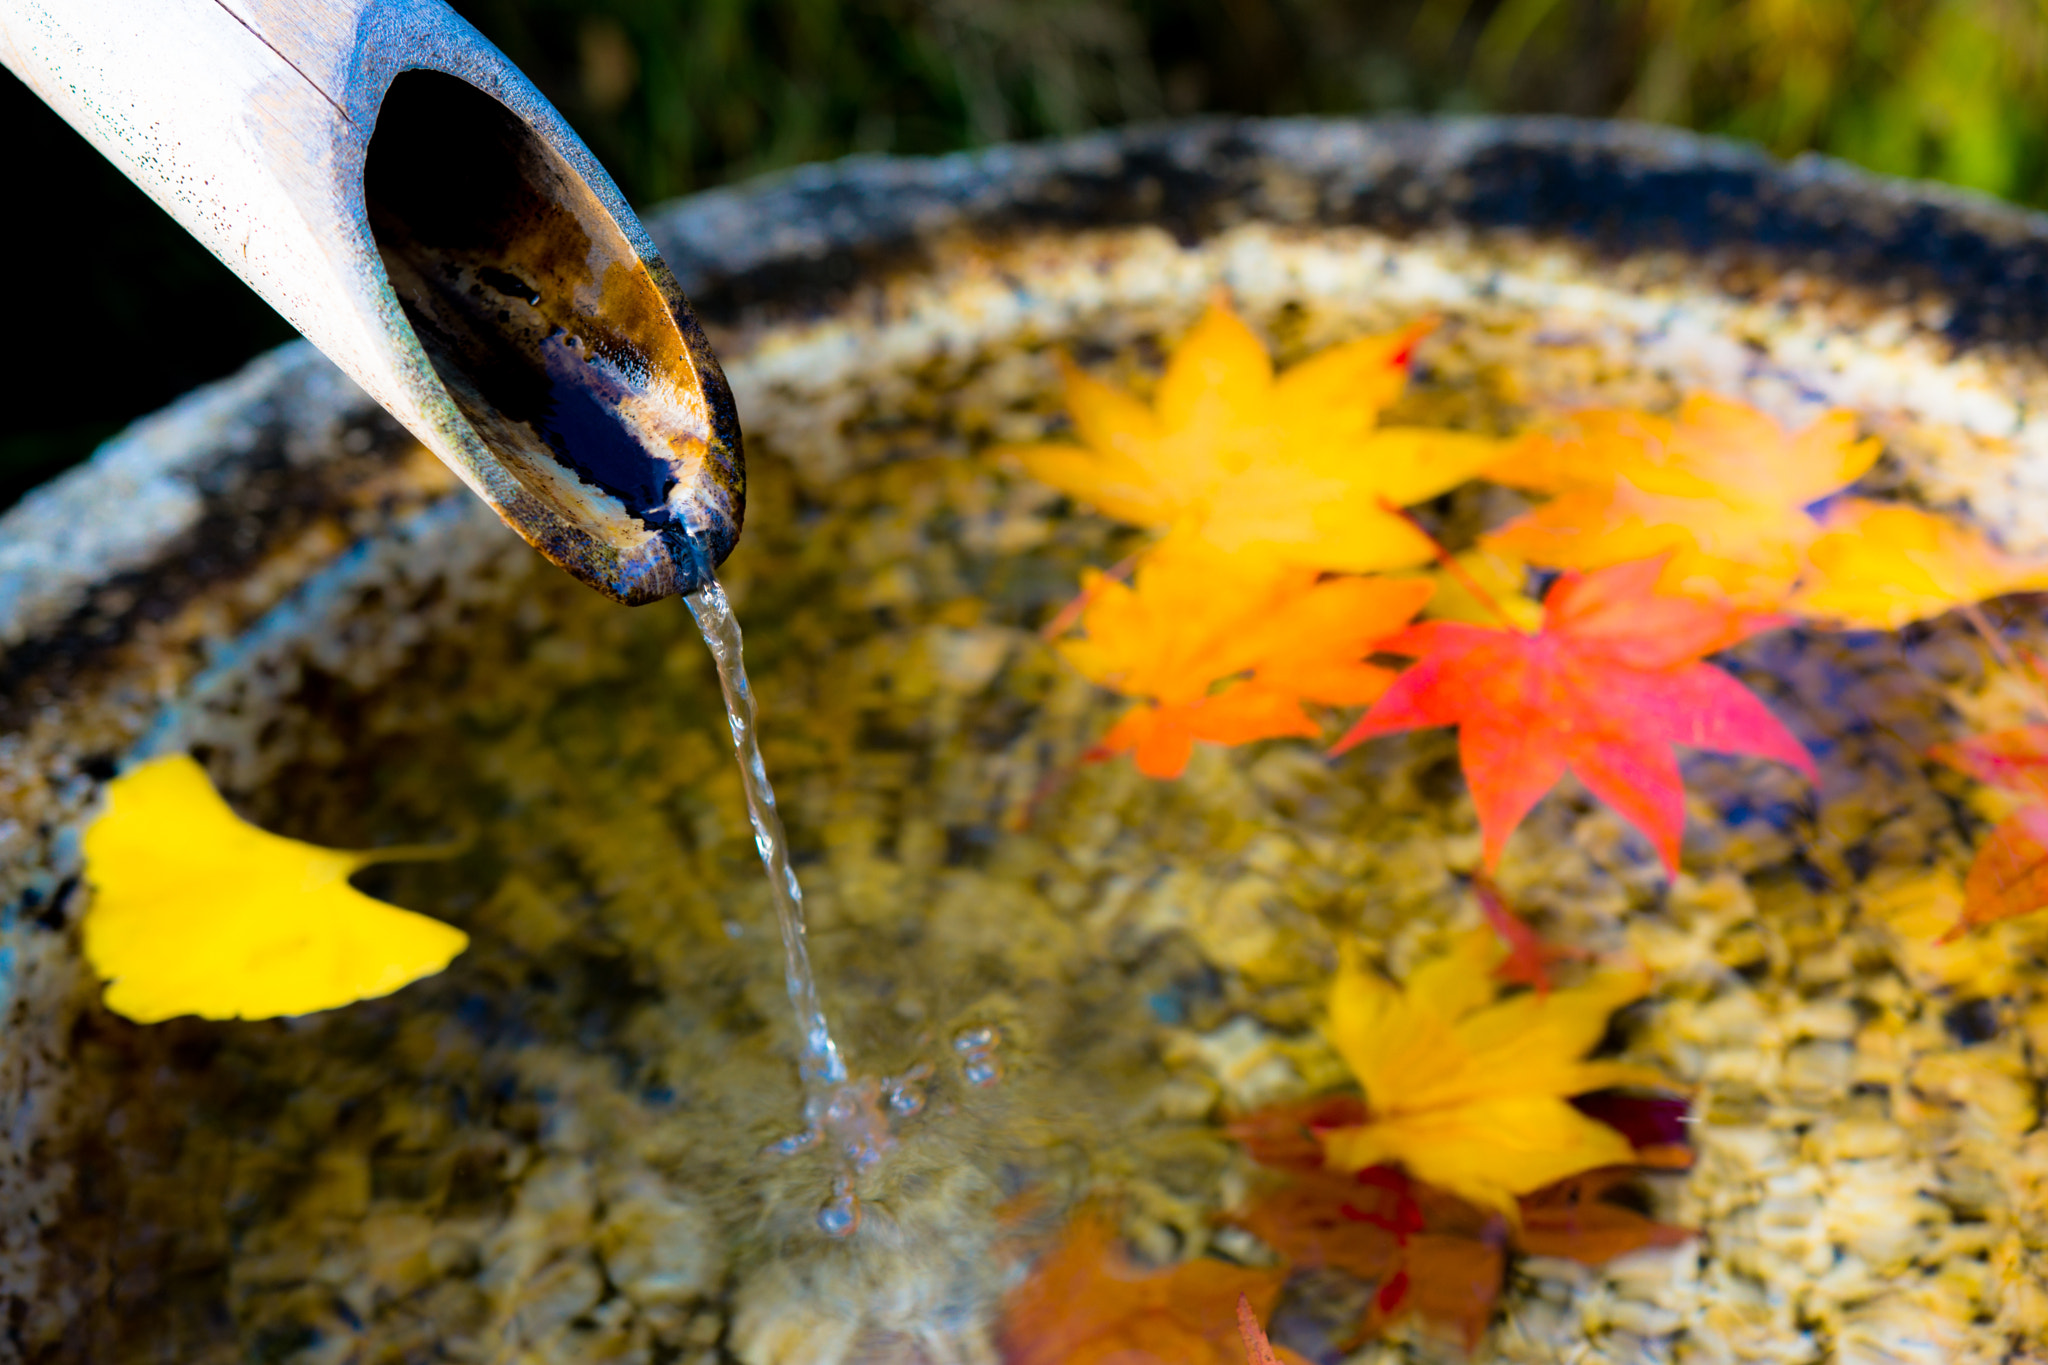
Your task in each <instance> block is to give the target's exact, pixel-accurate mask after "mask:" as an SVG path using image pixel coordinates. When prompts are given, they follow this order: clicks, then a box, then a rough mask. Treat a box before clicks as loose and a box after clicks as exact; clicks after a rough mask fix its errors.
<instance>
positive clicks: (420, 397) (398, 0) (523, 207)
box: [0, 0, 745, 603]
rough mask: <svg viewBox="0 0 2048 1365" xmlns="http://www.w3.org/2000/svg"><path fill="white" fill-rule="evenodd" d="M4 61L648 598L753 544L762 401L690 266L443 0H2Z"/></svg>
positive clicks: (512, 499) (546, 539) (534, 529)
mask: <svg viewBox="0 0 2048 1365" xmlns="http://www.w3.org/2000/svg"><path fill="white" fill-rule="evenodd" d="M0 63H4V64H5V65H6V66H7V68H8V69H9V70H11V71H13V72H14V74H15V75H17V76H19V77H20V78H21V79H22V81H23V82H25V83H26V84H27V85H28V87H29V88H30V89H31V90H33V91H34V92H35V93H36V94H37V95H38V96H39V97H41V98H42V99H43V100H44V101H45V102H46V103H48V104H49V105H50V106H51V107H52V108H53V109H55V110H56V111H57V112H58V113H59V114H60V115H62V116H63V117H64V119H65V120H66V121H68V122H69V123H70V124H71V125H72V126H73V127H74V128H77V129H78V130H79V131H80V132H81V133H83V134H84V135H85V136H86V138H87V139H88V140H90V141H91V142H92V144H93V145H94V146H95V147H97V148H98V149H99V150H100V151H101V152H102V153H104V154H105V155H106V157H107V158H108V159H109V160H110V161H112V162H113V163H114V164H115V165H116V166H118V167H119V168H120V169H121V170H122V172H123V173H125V174H126V175H127V176H128V177H129V178H130V179H131V180H133V181H135V183H136V184H138V185H140V186H141V187H142V188H143V189H144V190H146V191H147V192H148V193H149V195H150V197H151V198H153V199H155V200H156V201H157V203H159V204H161V205H162V206H163V207H164V208H165V209H166V210H167V211H168V212H169V213H170V214H171V216H172V217H173V218H175V219H177V221H178V222H179V224H180V225H181V226H183V227H184V228H185V229H186V230H187V231H188V232H190V233H191V234H192V235H193V236H194V237H196V238H198V239H199V241H200V242H202V243H204V244H205V245H206V246H207V247H208V248H209V249H210V250H211V251H212V252H213V253H214V254H215V255H216V256H219V257H220V258H221V260H223V261H224V262H226V263H227V265H228V267H229V268H230V269H231V270H233V271H234V272H235V273H236V274H238V275H240V276H241V277H242V278H243V279H244V280H245V281H247V282H248V284H249V285H250V287H251V288H253V289H255V290H256V292H257V293H258V294H260V295H262V296H263V298H264V299H265V300H266V301H267V302H269V303H270V305H271V306H272V307H274V308H276V309H277V310H278V312H280V313H282V314H283V315H284V316H285V318H286V319H287V320H288V321H290V322H291V324H292V325H293V326H294V327H296V328H298V329H299V331H300V332H302V333H304V334H305V336H306V337H307V338H308V339H310V340H311V341H312V342H313V344H314V345H316V346H318V347H319V348H320V349H321V350H322V351H324V352H326V353H327V355H328V356H329V357H330V358H332V359H333V360H334V362H335V363H336V364H337V365H339V366H340V367H341V368H342V369H343V370H345V371H346V372H347V373H348V375H349V376H350V377H351V378H352V379H354V380H355V381H356V382H357V383H358V384H360V385H361V386H362V387H363V388H364V390H366V391H367V392H368V393H369V394H370V395H371V397H373V398H375V399H376V400H377V401H378V402H379V403H381V404H382V405H383V406H384V407H385V408H386V409H388V410H389V411H390V412H391V414H392V415H393V416H394V417H396V418H397V419H398V420H399V421H400V422H401V423H403V424H404V425H405V427H406V428H407V429H408V430H410V431H411V432H412V433H413V434H414V435H415V436H417V437H418V438H419V439H420V440H421V441H422V442H424V443H425V444H426V446H427V447H428V448H429V449H430V450H432V451H433V452H434V453H435V454H436V455H438V456H439V457H440V458H441V459H442V460H443V461H445V462H446V463H447V464H448V466H449V467H450V468H451V469H453V470H454V471H455V472H456V473H457V474H458V475H460V476H461V478H462V480H463V482H464V483H466V484H468V485H469V487H470V488H472V489H473V490H475V492H476V493H477V495H478V496H480V497H482V498H483V500H484V501H485V502H487V503H489V504H490V505H491V506H492V507H493V508H494V509H496V511H497V513H498V515H499V516H500V517H502V518H504V520H505V522H506V523H507V524H508V525H510V526H511V527H512V528H513V529H514V530H516V531H517V532H519V534H520V535H521V536H523V537H525V539H526V540H527V542H528V543H529V544H531V545H533V546H534V548H536V549H538V550H539V551H540V552H541V553H542V554H543V555H545V556H547V558H549V559H550V560H552V561H554V562H555V563H556V564H558V565H560V566H561V567H562V568H564V569H566V570H568V571H569V572H570V573H571V574H573V575H575V576H576V577H577V578H579V579H581V580H582V581H583V582H585V583H588V584H589V585H590V586H591V587H593V588H596V589H597V590H598V591H599V592H602V593H604V594H606V595H607V596H610V597H612V598H615V599H617V600H618V601H621V602H627V603H639V602H648V601H653V600H654V599H656V598H660V597H665V596H668V595H669V594H671V593H677V592H689V591H692V590H694V589H695V588H696V587H698V586H699V585H700V583H701V582H702V581H703V579H704V578H705V576H706V575H707V574H708V573H709V571H710V569H711V568H712V567H714V566H715V565H717V564H718V563H719V562H721V561H722V560H723V559H724V558H725V556H726V555H727V554H728V553H730V552H731V550H732V546H733V543H734V541H735V540H736V539H737V538H738V535H739V529H740V522H741V518H742V515H743V512H744V509H745V469H744V464H743V457H742V454H741V446H740V431H739V422H738V418H737V416H736V415H735V413H734V411H733V403H732V394H731V391H730V390H729V389H728V388H727V386H726V382H725V376H724V374H723V372H722V371H721V370H720V369H719V366H718V359H717V357H716V356H714V355H713V354H712V353H711V347H710V345H709V343H708V342H706V340H705V338H704V333H703V331H702V329H701V328H700V327H699V326H698V325H697V320H696V318H695V316H694V315H693V314H692V313H691V311H690V306H689V303H688V301H687V300H686V299H684V297H683V294H682V291H681V289H680V288H679V287H678V286H677V284H676V280H675V276H674V275H673V274H672V273H671V272H670V271H669V269H668V267H667V266H665V265H664V264H663V263H662V261H661V257H660V256H659V254H658V253H657V252H656V251H655V249H654V244H653V242H652V241H651V240H650V239H649V238H648V236H647V233H646V230H645V229H644V228H643V227H642V226H641V225H640V221H639V220H638V219H637V218H636V217H634V215H633V212H632V210H631V209H630V208H628V207H627V205H626V202H625V200H624V199H623V198H622V197H621V196H620V194H619V191H618V188H617V187H616V186H615V185H613V184H612V181H611V178H610V177H609V176H607V175H606V174H605V172H604V170H603V169H602V168H601V167H600V166H599V165H598V164H597V161H596V159H595V158H593V157H592V156H591V154H590V152H589V150H588V149H587V148H586V147H584V145H583V143H582V141H581V140H580V139H578V138H577V136H576V135H575V133H573V132H571V131H570V129H569V126H568V124H566V123H564V122H563V121H562V118H561V116H560V115H559V114H558V113H556V112H555V110H554V109H553V107H552V106H550V105H549V104H548V102H547V101H546V100H545V99H543V98H542V97H541V94H540V92H539V91H538V90H536V89H535V88H534V87H533V84H532V82H530V81H528V80H527V79H526V77H525V76H523V75H521V74H520V73H519V71H518V70H517V69H516V68H515V67H514V66H513V65H512V64H511V63H510V62H509V61H507V60H506V58H505V56H504V54H503V53H501V52H499V51H498V50H497V48H495V47H493V46H492V45H491V44H490V43H489V42H488V41H486V40H485V38H484V37H483V35H482V34H480V33H478V32H477V31H476V30H475V29H474V28H472V27H471V26H470V25H469V24H468V23H467V22H466V21H465V20H463V19H462V18H460V17H459V16H457V15H456V14H455V13H454V12H453V11H452V10H450V9H449V8H448V7H447V6H446V5H445V4H442V3H441V2H440V0H0ZM137 287H138V288H146V287H147V283H146V282H143V281H138V282H137Z"/></svg>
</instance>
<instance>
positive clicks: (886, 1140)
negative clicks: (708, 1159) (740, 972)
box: [684, 574, 912, 1236]
mask: <svg viewBox="0 0 2048 1365" xmlns="http://www.w3.org/2000/svg"><path fill="white" fill-rule="evenodd" d="M706 580H707V581H706V583H705V586H704V587H702V588H700V589H699V590H697V591H696V592H693V593H691V594H689V596H688V597H687V598H685V599H684V600H686V601H687V602H688V603H689V604H690V614H691V615H692V616H694V617H696V618H697V629H698V630H699V631H701V632H702V633H703V636H704V643H705V644H706V645H708V646H710V648H711V657H712V658H713V659H714V660H716V661H717V663H718V685H719V688H720V690H721V691H723V692H724V694H725V718H726V723H727V725H728V726H730V728H731V730H732V747H733V756H734V757H735V758H737V759H738V760H739V765H740V784H741V786H742V787H744V788H745V790H746V796H747V818H748V819H749V820H750V821H752V823H753V826H754V847H755V848H756V849H757V850H759V851H760V854H761V863H762V866H764V867H766V868H767V869H768V890H769V894H770V895H771V896H772V897H773V899H774V901H775V920H776V925H777V927H778V928H779V929H780V931H781V934H782V955H783V973H784V976H785V977H786V979H787V981H788V985H789V1004H790V1008H791V1009H792V1010H794V1011H795V1013H796V1024H797V1031H798V1034H799V1036H800V1038H801V1044H800V1050H799V1054H798V1061H797V1066H798V1070H799V1073H800V1074H801V1075H802V1078H803V1086H804V1119H805V1125H806V1126H805V1129H804V1131H803V1132H801V1133H799V1134H795V1135H793V1136H791V1137H789V1138H785V1139H784V1140H783V1141H781V1142H779V1143H776V1144H775V1146H774V1149H773V1150H775V1151H777V1152H780V1153H783V1154H788V1153H793V1152H798V1151H802V1150H804V1149H805V1148H807V1147H809V1146H811V1145H813V1144H814V1143H816V1142H818V1141H819V1140H821V1139H823V1140H826V1141H829V1142H831V1143H832V1144H833V1145H834V1146H835V1147H837V1148H838V1150H839V1153H840V1155H841V1156H843V1157H844V1158H845V1159H846V1161H847V1163H848V1165H849V1167H850V1168H853V1169H849V1170H847V1171H846V1172H845V1173H844V1174H843V1175H842V1176H841V1178H840V1180H839V1182H838V1187H837V1189H836V1191H835V1193H834V1195H833V1198H832V1199H831V1201H830V1202H828V1203H827V1204H826V1205H825V1206H824V1207H823V1208H822V1209H820V1210H819V1212H818V1226H819V1227H820V1228H821V1229H822V1230H824V1231H825V1232H827V1233H830V1234H832V1235H833V1236H847V1235H849V1234H851V1233H852V1232H853V1231H854V1230H855V1229H856V1228H858V1227H859V1225H860V1203H859V1200H858V1199H857V1198H856V1197H855V1196H854V1194H853V1175H854V1170H855V1169H857V1168H860V1167H863V1166H868V1165H872V1164H873V1163H874V1162H875V1161H877V1160H879V1159H880V1158H881V1155H882V1153H883V1152H884V1151H885V1150H886V1149H887V1148H888V1147H889V1146H890V1145H891V1141H892V1139H891V1136H890V1132H889V1118H888V1114H890V1113H899V1114H900V1113H906V1112H910V1102H909V1100H908V1098H907V1097H908V1096H909V1095H910V1094H911V1093H912V1092H911V1091H910V1090H908V1089H906V1085H907V1084H908V1083H909V1082H910V1081H911V1080H912V1078H909V1077H906V1078H903V1079H899V1080H890V1081H878V1080H876V1079H874V1078H873V1077H854V1076H852V1075H851V1074H850V1073H849V1072H848V1071H847V1067H846V1059H845V1057H844V1056H843V1055H842V1054H841V1053H840V1051H839V1044H838V1043H837V1042H836V1041H835V1040H834V1039H833V1037H832V1028H831V1025H830V1024H829V1023H827V1022H826V1019H825V1008H824V1006H823V1005H822V1004H820V1003H819V1000H818V982H817V977H816V974H815V973H814V972H813V971H812V969H811V953H810V948H809V946H808V944H807V942H806V940H805V935H804V893H803V888H802V887H801V886H800V885H799V884H798V883H797V879H796V869H794V868H792V867H791V866H790V865H789V836H788V834H787V833H786V832H785V831H784V830H783V827H782V815H781V813H780V812H779V811H777V810H776V808H775V789H774V787H772V786H770V785H769V782H768V768H767V765H766V764H765V763H763V762H762V760H761V740H760V735H759V734H758V727H757V724H756V712H755V708H754V693H753V689H752V688H751V687H749V686H748V684H747V665H746V660H745V658H744V656H743V653H742V650H741V645H740V623H739V618H738V617H736V616H734V615H733V610H732V604H731V603H730V602H728V601H727V600H726V596H725V589H724V588H722V587H720V586H719V583H718V580H717V579H716V578H712V577H710V576H709V575H708V574H707V576H706Z"/></svg>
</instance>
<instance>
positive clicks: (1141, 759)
mask: <svg viewBox="0 0 2048 1365" xmlns="http://www.w3.org/2000/svg"><path fill="white" fill-rule="evenodd" d="M1429 592H1430V586H1429V584H1428V583H1427V582H1424V581H1421V580H1416V579H1404V580H1395V579H1376V578H1332V579H1320V581H1319V574H1318V573H1317V571H1316V570H1314V569H1289V568H1275V567H1271V566H1266V567H1263V568H1256V567H1248V566H1246V565H1244V564H1242V563H1240V562H1238V561H1237V560H1236V559H1234V558H1233V557H1232V556H1229V555H1225V554H1223V553H1221V552H1219V551H1217V550H1215V549H1214V548H1212V547H1210V546H1207V545H1205V544H1203V543H1201V542H1199V541H1195V540H1191V539H1182V538H1178V537H1176V538H1169V539H1168V540H1167V541H1166V542H1165V543H1164V544H1162V545H1160V546H1158V547H1157V548H1156V549H1154V550H1152V551H1151V552H1150V553H1148V554H1146V555H1145V556H1144V557H1143V559H1141V560H1140V561H1139V564H1138V568H1137V573H1136V577H1135V581H1134V582H1133V583H1132V584H1131V585H1129V586H1126V585H1125V584H1122V583H1118V582H1115V581H1113V580H1111V579H1109V578H1107V577H1105V576H1104V575H1101V574H1090V575H1089V576H1088V578H1087V579H1086V580H1085V582H1084V584H1083V588H1082V597H1083V602H1084V605H1083V606H1082V608H1081V615H1080V623H1081V626H1082V629H1083V630H1084V631H1085V632H1086V635H1085V637H1084V638H1082V639H1070V640H1066V641H1063V642H1061V644H1060V646H1059V649H1060V652H1061V653H1062V654H1064V655H1065V656H1066V658H1067V660H1068V661H1069V662H1071V663H1072V664H1073V665H1074V666H1075V667H1076V668H1077V669H1079V670H1080V671H1081V673H1082V674H1083V675H1085V676H1086V677H1087V678H1089V679H1090V680H1091V681H1093V682H1095V683H1098V684H1100V685H1102V686H1104V687H1108V688H1111V689H1113V690H1115V691H1118V692H1121V693H1123V694H1124V695H1125V696H1129V697H1136V698H1140V699H1141V700H1140V703H1139V705H1137V706H1136V707H1134V708H1132V709H1131V710H1130V711H1128V712H1126V713H1125V714H1124V716H1123V718H1122V719H1121V720H1119V721H1118V722H1117V723H1116V725H1115V726H1114V727H1112V728H1111V730H1110V732H1109V733H1108V734H1107V735H1105V736H1104V737H1103V739H1102V743H1101V746H1100V749H1101V752H1103V753H1104V754H1117V753H1127V752H1134V753H1135V754H1136V758H1137V764H1138V768H1139V770H1140V771H1141V772H1144V773H1146V774H1147V775H1149V776H1152V777H1162V778H1165V777H1177V776H1179V775H1180V773H1181V771H1182V769H1184V768H1185V767H1186V766H1187V762H1188V757H1189V755H1190V754H1191V753H1192V752H1193V749H1194V743H1195V741H1196V740H1205V741H1208V742H1211V743H1216V744H1244V743H1248V742H1250V741H1252V740H1256V739H1271V738H1276V737H1278V736H1281V735H1298V736H1302V737H1306V738H1313V737H1315V736H1316V735H1317V734H1318V733H1319V728H1318V726H1317V725H1316V723H1315V722H1314V721H1313V720H1311V719H1310V718H1309V715H1308V713H1307V712H1306V711H1304V710H1303V709H1302V705H1301V704H1302V702H1303V700H1308V701H1316V702H1322V703H1326V704H1328V705H1348V706H1355V705H1362V704H1364V703H1365V702H1368V701H1371V700H1372V699H1373V698H1374V697H1376V696H1378V695H1379V694H1380V693H1381V692H1383V691H1385V690H1386V687H1387V684H1388V683H1390V682H1391V681H1393V674H1392V673H1390V672H1389V671H1388V670H1386V669H1384V668H1380V667H1378V666H1377V665H1374V664H1370V663H1367V662H1366V661H1365V660H1366V656H1367V655H1368V654H1370V653H1371V652H1372V650H1373V648H1374V646H1375V645H1377V644H1378V642H1379V641H1381V640H1383V639H1385V638H1386V637H1387V636H1389V635H1391V634H1393V633H1394V632H1395V631H1397V630H1399V629H1400V628H1401V627H1402V626H1403V625H1405V624H1406V623H1407V622H1408V620H1409V618H1411V617H1412V616H1414V614H1415V611H1416V609H1417V608H1418V607H1420V606H1421V605H1422V602H1423V600H1424V599H1425V598H1426V597H1428V596H1429Z"/></svg>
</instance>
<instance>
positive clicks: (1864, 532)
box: [1788, 498, 2048, 630]
mask: <svg viewBox="0 0 2048 1365" xmlns="http://www.w3.org/2000/svg"><path fill="white" fill-rule="evenodd" d="M1821 531H1822V535H1821V536H1820V538H1819V539H1818V540H1816V541H1814V542H1813V544H1812V545H1811V546H1809V547H1808V548H1807V552H1806V558H1807V562H1808V564H1809V569H1808V573H1807V577H1806V581H1805V582H1804V583H1803V584H1802V585H1801V587H1800V589H1799V591H1798V592H1797V593H1796V594H1795V595H1794V596H1793V598H1792V600H1791V602H1790V603H1789V604H1788V605H1789V606H1790V607H1791V609H1792V610H1793V611H1796V612H1798V613H1800V614H1801V615H1802V616H1811V617H1816V618H1818V619H1819V620H1821V621H1823V622H1825V623H1827V624H1829V625H1836V626H1843V627H1848V628H1851V629H1865V630H1896V629H1898V628H1899V627H1900V626H1903V625H1905V624H1907V623H1908V622H1910V621H1918V620H1921V619H1923V618H1925V617H1929V616H1939V615H1940V614H1941V613H1942V612H1945V611H1948V610H1949V609H1950V608H1952V607H1960V606H1963V605H1965V604H1967V603H1970V602H1981V601H1983V600H1984V599H1985V598H1987V597H1999V596H2002V595H2004V594H2006V593H2009V592H2040V591H2043V590H2048V560H2042V559H2018V558H2015V557H2014V556H2012V555H2008V554H2006V553H2005V552H2004V551H2003V550H2001V549H1999V548H1998V547H1997V546H1996V545H1993V544H1992V543H1991V542H1990V541H1988V540H1986V539H1985V538H1984V537H1983V536H1982V535H1980V534H1978V533H1977V532H1976V531H1973V530H1971V529H1970V528H1969V527H1967V526H1964V525H1962V524H1960V523H1958V522H1953V521H1950V520H1949V519H1948V518H1946V517H1939V516H1936V515H1935V514H1934V513H1932V512H1923V511H1921V510H1920V509H1919V508H1917V507H1906V506H1903V505H1901V504H1897V503H1887V502H1872V501H1869V500H1867V499H1864V498H1844V499H1842V500H1841V501H1839V502H1837V503H1835V504H1834V505H1833V506H1831V507H1829V508H1828V509H1827V514H1826V516H1825V517H1824V518H1823V519H1822V522H1821Z"/></svg>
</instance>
